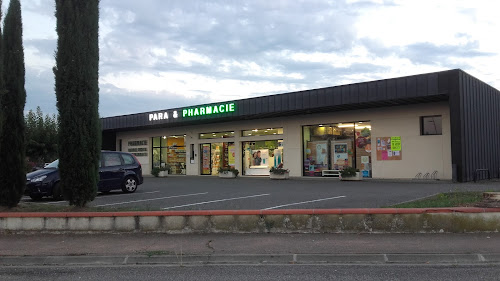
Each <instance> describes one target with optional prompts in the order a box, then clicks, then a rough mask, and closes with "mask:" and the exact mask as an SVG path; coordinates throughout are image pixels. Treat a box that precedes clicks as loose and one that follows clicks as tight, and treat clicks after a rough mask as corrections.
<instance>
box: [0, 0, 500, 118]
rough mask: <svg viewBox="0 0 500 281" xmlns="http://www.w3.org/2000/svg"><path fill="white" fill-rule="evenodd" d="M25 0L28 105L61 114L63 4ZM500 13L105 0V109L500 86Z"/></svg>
mask: <svg viewBox="0 0 500 281" xmlns="http://www.w3.org/2000/svg"><path fill="white" fill-rule="evenodd" d="M8 2H9V0H3V6H4V7H3V10H4V14H5V11H6V6H7V5H8ZM21 4H22V11H23V15H22V16H23V24H24V48H25V57H26V58H25V63H26V91H27V102H26V107H25V109H26V111H27V110H29V109H35V108H36V107H37V106H40V107H41V108H42V111H43V112H44V113H56V112H57V109H56V98H55V93H54V77H53V73H52V67H53V66H54V64H55V60H54V54H55V51H56V42H57V34H56V32H55V28H56V20H55V17H54V11H55V8H54V6H55V4H54V1H53V0H22V1H21ZM499 6H500V5H499V4H497V3H496V1H490V0H485V1H482V0H472V1H460V0H450V1H448V0H443V1H441V0H388V1H385V0H372V1H370V0H343V1H341V0H329V1H327V0H325V1H323V0H307V1H306V0H304V1H298V0H294V1H292V0H290V1H284V0H282V1H280V0H273V1H269V0H265V1H260V0H248V1H230V0H220V1H216V0H200V1H195V0H193V1H185V0H180V1H173V0H101V2H100V30H99V32H100V38H99V42H100V78H99V82H100V105H99V107H100V110H99V111H100V114H101V116H102V117H106V116H114V115H122V114H130V113H138V112H144V111H152V110H160V109H167V108H173V107H180V106H187V105H195V104H202V103H208V102H216V101H225V100H234V99H242V98H248V97H255V96H262V95H269V94H277V93H286V92H291V91H299V90H305V89H313V88H320V87H327V86H334V85H342V84H347V83H353V82H362V81H370V80H375V79H384V78H392V77H397V76H405V75H412V74H419V73H425V72H433V71H441V70H446V69H454V68H461V69H463V70H465V71H466V72H468V73H469V74H471V75H473V76H475V77H477V78H479V79H481V80H483V81H484V82H487V83H489V84H491V85H493V86H494V87H496V88H497V89H500V67H499V66H500V44H499V43H500V42H499V41H500V36H498V34H499V30H500V17H498V11H499Z"/></svg>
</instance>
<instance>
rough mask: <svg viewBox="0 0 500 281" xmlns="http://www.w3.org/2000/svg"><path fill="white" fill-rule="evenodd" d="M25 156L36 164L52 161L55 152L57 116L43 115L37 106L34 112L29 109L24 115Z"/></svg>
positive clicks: (56, 156) (55, 157)
mask: <svg viewBox="0 0 500 281" xmlns="http://www.w3.org/2000/svg"><path fill="white" fill-rule="evenodd" d="M25 123H26V157H27V158H28V160H29V161H30V162H32V163H34V164H36V165H38V166H40V165H43V163H47V162H52V161H54V160H55V159H57V158H58V154H57V134H58V128H57V117H56V115H55V114H53V115H52V116H50V115H48V114H47V115H45V117H44V116H43V112H42V110H41V109H40V107H39V106H38V107H37V108H36V112H33V110H30V111H29V112H28V114H27V115H26V117H25Z"/></svg>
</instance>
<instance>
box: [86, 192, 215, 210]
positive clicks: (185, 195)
mask: <svg viewBox="0 0 500 281" xmlns="http://www.w3.org/2000/svg"><path fill="white" fill-rule="evenodd" d="M207 193H208V192H202V193H192V194H183V195H173V196H166V197H158V198H151V199H141V200H134V201H127V202H118V203H110V204H103V205H97V206H94V207H105V206H113V205H122V204H130V203H137V202H146V201H154V200H162V199H169V198H179V197H188V196H196V195H204V194H207Z"/></svg>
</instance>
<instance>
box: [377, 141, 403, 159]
mask: <svg viewBox="0 0 500 281" xmlns="http://www.w3.org/2000/svg"><path fill="white" fill-rule="evenodd" d="M401 143H402V142H401V137H400V136H393V137H377V160H378V161H386V160H402V159H403V149H402V145H401Z"/></svg>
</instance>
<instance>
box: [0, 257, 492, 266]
mask: <svg viewBox="0 0 500 281" xmlns="http://www.w3.org/2000/svg"><path fill="white" fill-rule="evenodd" d="M498 263H500V254H341V255H332V254H286V255H283V254H278V255H244V254H242V255H161V256H149V257H148V256H138V255H133V256H29V257H25V256H24V257H20V256H4V257H0V266H54V265H68V266H70V265H87V266H102V265H146V264H149V265H151V264H158V265H179V266H180V265H207V264H434V265H435V264H448V265H449V264H498Z"/></svg>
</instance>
